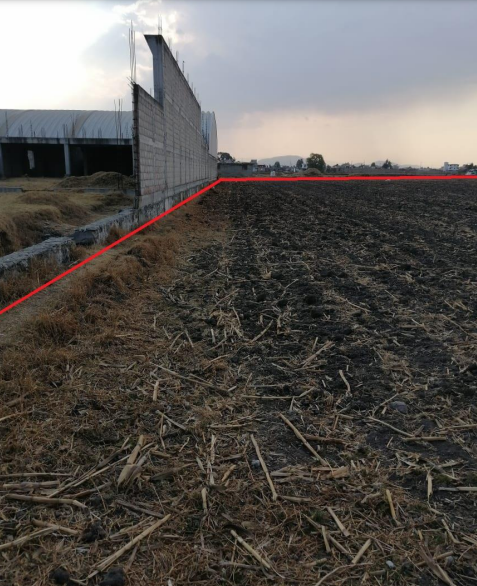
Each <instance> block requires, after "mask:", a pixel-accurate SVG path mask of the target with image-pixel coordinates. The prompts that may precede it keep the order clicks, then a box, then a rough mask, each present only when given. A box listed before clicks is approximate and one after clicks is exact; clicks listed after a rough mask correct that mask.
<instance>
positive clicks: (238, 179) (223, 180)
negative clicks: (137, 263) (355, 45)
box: [0, 175, 477, 315]
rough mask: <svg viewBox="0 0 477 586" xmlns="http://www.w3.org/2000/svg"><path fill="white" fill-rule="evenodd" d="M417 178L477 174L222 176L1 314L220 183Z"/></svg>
mask: <svg viewBox="0 0 477 586" xmlns="http://www.w3.org/2000/svg"><path fill="white" fill-rule="evenodd" d="M416 179H420V180H424V179H425V180H441V181H442V180H447V179H477V175H394V176H390V177H387V176H386V175H374V176H371V177H363V176H359V175H356V176H351V177H222V178H220V179H217V180H216V181H214V182H213V183H211V184H210V185H207V186H206V187H204V188H203V189H201V190H200V191H197V192H196V193H193V194H192V195H190V196H189V197H187V198H186V199H184V201H181V202H180V203H178V204H176V205H175V206H173V207H172V208H170V209H168V210H167V211H165V212H163V213H162V214H159V216H156V217H155V218H152V220H148V221H147V222H146V223H145V224H142V225H141V226H139V227H138V228H136V229H135V230H132V231H131V232H128V233H127V234H125V235H124V236H122V237H121V238H119V239H118V240H116V241H115V242H113V243H112V244H109V245H108V246H105V247H104V248H102V249H101V250H98V251H97V252H95V253H94V254H92V255H91V256H88V258H85V259H84V260H82V261H81V262H79V263H77V264H75V265H74V266H72V267H70V268H69V269H67V270H66V271H64V272H63V273H60V274H59V275H57V276H56V277H54V278H53V279H51V280H50V281H47V282H46V283H44V284H43V285H40V287H37V288H36V289H34V290H33V291H31V292H30V293H28V294H27V295H24V296H23V297H20V299H17V300H16V301H14V302H13V303H10V305H7V306H6V307H4V308H3V309H2V310H0V315H2V314H4V313H6V312H7V311H10V309H13V308H14V307H16V306H17V305H19V304H20V303H23V302H24V301H26V300H27V299H30V297H33V295H36V294H37V293H40V291H43V290H44V289H46V288H47V287H50V285H53V284H54V283H56V282H57V281H59V280H60V279H63V278H64V277H66V276H67V275H69V274H71V273H73V272H74V271H76V270H78V269H80V268H81V267H83V266H84V265H86V264H88V263H89V262H91V261H92V260H94V259H95V258H97V257H98V256H101V255H102V254H104V253H105V252H107V251H108V250H111V249H112V248H114V247H115V246H117V245H118V244H121V242H124V241H125V240H127V239H128V238H131V237H132V236H135V235H136V234H139V232H141V231H142V230H144V229H145V228H148V227H149V226H152V224H155V223H156V222H157V221H159V220H160V219H162V218H164V217H165V216H168V215H169V214H172V212H174V211H176V210H178V209H179V208H180V207H182V206H184V205H185V204H187V203H189V202H190V201H192V200H193V199H195V198H196V197H199V195H202V194H203V193H205V192H206V191H209V189H212V188H213V187H215V186H216V185H218V184H219V183H236V182H243V181H383V180H389V181H399V180H406V181H409V180H411V181H414V180H416Z"/></svg>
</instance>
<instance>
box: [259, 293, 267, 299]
mask: <svg viewBox="0 0 477 586" xmlns="http://www.w3.org/2000/svg"><path fill="white" fill-rule="evenodd" d="M266 298H267V294H266V293H259V294H258V295H257V301H265V299H266Z"/></svg>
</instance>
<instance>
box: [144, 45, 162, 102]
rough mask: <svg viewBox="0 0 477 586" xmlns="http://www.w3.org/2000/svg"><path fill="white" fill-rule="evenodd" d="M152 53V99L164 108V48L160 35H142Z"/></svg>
mask: <svg viewBox="0 0 477 586" xmlns="http://www.w3.org/2000/svg"><path fill="white" fill-rule="evenodd" d="M144 37H145V38H146V41H147V44H148V45H149V49H151V53H152V70H153V76H154V99H155V100H157V101H158V102H159V104H161V106H162V107H164V53H163V51H164V47H163V42H164V40H163V38H162V36H161V35H144Z"/></svg>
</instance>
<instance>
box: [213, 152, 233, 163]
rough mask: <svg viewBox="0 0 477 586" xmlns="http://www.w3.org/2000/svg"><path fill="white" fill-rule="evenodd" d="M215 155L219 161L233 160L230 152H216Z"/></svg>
mask: <svg viewBox="0 0 477 586" xmlns="http://www.w3.org/2000/svg"><path fill="white" fill-rule="evenodd" d="M217 156H218V158H219V161H221V162H222V163H223V162H224V161H232V162H235V159H234V158H233V157H232V155H231V154H230V153H225V152H223V153H217Z"/></svg>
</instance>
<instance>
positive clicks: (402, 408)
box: [389, 401, 408, 415]
mask: <svg viewBox="0 0 477 586" xmlns="http://www.w3.org/2000/svg"><path fill="white" fill-rule="evenodd" d="M389 406H390V407H391V409H394V410H395V411H399V413H403V414H404V415H406V413H407V412H408V408H407V405H406V403H404V402H403V401H393V402H392V403H389Z"/></svg>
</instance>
